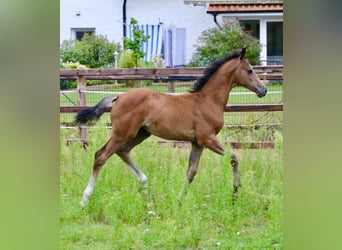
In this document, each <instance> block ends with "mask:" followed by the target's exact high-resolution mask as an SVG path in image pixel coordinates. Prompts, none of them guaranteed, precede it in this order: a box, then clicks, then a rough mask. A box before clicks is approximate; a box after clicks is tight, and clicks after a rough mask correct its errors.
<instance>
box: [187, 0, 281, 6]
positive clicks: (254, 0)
mask: <svg viewBox="0 0 342 250" xmlns="http://www.w3.org/2000/svg"><path fill="white" fill-rule="evenodd" d="M277 3H280V4H283V0H184V4H194V5H206V4H277Z"/></svg>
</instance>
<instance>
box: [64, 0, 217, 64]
mask: <svg viewBox="0 0 342 250" xmlns="http://www.w3.org/2000/svg"><path fill="white" fill-rule="evenodd" d="M122 5H123V0H98V1H96V2H94V1H90V0H60V42H62V41H63V40H68V39H72V38H73V37H72V33H71V28H95V29H96V31H95V33H96V35H104V36H107V38H108V39H109V40H110V41H115V42H120V43H122V36H123V31H122V29H123V27H122V25H123V24H122ZM206 11H207V7H206V6H193V5H185V4H184V1H183V0H173V1H160V0H149V1H141V0H127V3H126V15H127V22H128V23H129V20H130V18H131V17H134V18H135V19H137V20H138V22H139V24H158V23H160V22H162V23H163V26H164V27H165V28H168V27H177V28H185V29H186V55H185V57H186V62H187V63H188V62H189V61H190V59H191V56H192V54H193V52H194V45H195V44H196V43H197V39H198V37H199V36H200V34H201V33H202V31H204V30H206V29H208V28H210V27H214V26H215V23H214V22H213V18H212V16H211V15H208V14H207V13H206ZM77 12H79V13H80V15H79V16H77V15H76V13H77Z"/></svg>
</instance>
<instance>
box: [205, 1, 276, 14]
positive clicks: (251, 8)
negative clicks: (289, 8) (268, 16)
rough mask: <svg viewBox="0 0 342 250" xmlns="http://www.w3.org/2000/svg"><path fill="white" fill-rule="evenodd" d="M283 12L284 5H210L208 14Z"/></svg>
mask: <svg viewBox="0 0 342 250" xmlns="http://www.w3.org/2000/svg"><path fill="white" fill-rule="evenodd" d="M252 12H253V13H254V12H283V4H278V3H274V4H210V5H209V8H208V11H207V13H208V14H212V13H252Z"/></svg>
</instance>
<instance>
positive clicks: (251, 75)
mask: <svg viewBox="0 0 342 250" xmlns="http://www.w3.org/2000/svg"><path fill="white" fill-rule="evenodd" d="M245 53H246V48H243V49H241V51H240V56H239V57H238V58H237V60H239V64H238V66H237V67H238V68H237V69H236V70H235V72H234V76H233V77H234V84H235V85H239V86H243V87H245V88H247V89H249V90H251V91H253V92H255V93H256V94H257V96H258V97H263V96H265V95H266V93H267V89H266V87H265V85H264V84H263V83H262V82H261V81H260V79H259V77H258V76H257V75H256V74H255V72H254V70H253V68H252V66H251V65H250V64H249V62H248V60H247V59H245V58H244V57H245Z"/></svg>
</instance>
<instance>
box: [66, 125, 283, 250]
mask: <svg viewBox="0 0 342 250" xmlns="http://www.w3.org/2000/svg"><path fill="white" fill-rule="evenodd" d="M110 132H111V131H110V130H107V129H91V130H89V133H88V138H89V141H90V147H89V148H88V151H84V150H83V149H82V148H81V146H80V144H78V143H73V144H71V145H69V146H66V143H65V139H66V138H69V137H74V136H75V135H77V130H72V129H70V130H66V129H61V132H60V138H61V140H60V142H61V146H60V248H61V249H283V187H282V179H283V160H282V136H281V134H280V133H276V135H275V141H276V148H275V149H262V150H261V149H260V150H255V149H254V150H252V149H251V150H248V149H243V150H236V151H234V152H235V153H236V154H237V155H238V159H239V161H240V166H241V181H242V187H241V188H240V190H239V197H238V199H237V201H236V202H235V204H234V205H233V203H232V199H231V198H232V192H233V186H232V170H231V166H230V158H229V152H230V151H231V148H230V146H226V154H225V155H224V156H219V155H217V154H215V153H213V152H211V151H209V150H205V151H204V153H203V156H202V159H201V161H200V165H199V170H198V173H197V175H196V178H195V180H194V181H193V183H192V184H191V186H190V188H189V191H188V193H187V195H186V197H185V198H184V200H183V202H182V206H178V204H177V196H178V193H179V191H180V189H181V187H182V186H183V184H184V182H185V173H186V169H187V164H188V163H187V161H188V154H189V152H190V148H187V147H185V148H174V147H173V146H171V144H166V145H163V146H160V145H158V144H157V143H156V138H155V137H151V138H150V139H148V140H147V141H145V142H144V143H142V144H141V145H139V146H138V147H136V148H135V149H134V150H133V151H132V153H131V155H132V158H133V159H134V160H135V161H136V162H137V164H138V165H139V166H140V168H141V170H142V171H143V172H144V173H145V174H146V175H147V177H148V178H149V188H148V191H149V192H148V195H144V194H142V193H141V192H139V188H140V186H139V183H138V182H137V181H136V180H135V177H134V176H133V174H132V173H131V171H130V170H129V168H128V167H126V166H125V165H124V164H123V163H122V162H121V161H120V159H119V158H118V157H117V156H115V155H114V156H113V157H112V158H110V159H109V160H108V162H107V163H106V164H105V165H104V167H103V169H102V171H101V173H100V176H99V179H98V182H97V186H96V188H95V192H94V195H93V196H92V198H91V199H90V201H89V204H88V206H87V207H86V208H85V209H84V210H82V209H80V207H79V201H80V199H81V197H82V192H83V190H84V188H85V186H86V184H87V181H88V178H89V175H90V172H91V169H92V162H93V157H94V153H95V151H96V150H97V149H98V148H99V147H101V146H102V145H103V144H104V143H105V141H106V140H107V138H108V136H109V135H110ZM225 133H226V132H222V133H221V134H220V135H219V137H220V140H221V141H225V140H226V136H227V135H226V134H225Z"/></svg>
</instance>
